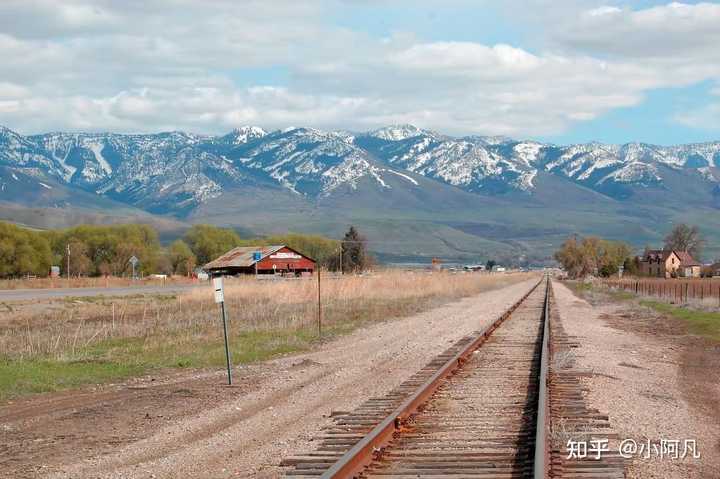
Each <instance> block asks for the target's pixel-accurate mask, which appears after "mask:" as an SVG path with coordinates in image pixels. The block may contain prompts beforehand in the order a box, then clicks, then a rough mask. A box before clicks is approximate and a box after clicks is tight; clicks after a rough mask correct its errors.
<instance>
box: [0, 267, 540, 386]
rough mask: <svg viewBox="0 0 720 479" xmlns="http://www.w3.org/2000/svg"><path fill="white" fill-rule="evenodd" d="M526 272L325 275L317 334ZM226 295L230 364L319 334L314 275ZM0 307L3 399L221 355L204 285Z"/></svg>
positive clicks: (213, 360) (301, 344) (241, 285)
mask: <svg viewBox="0 0 720 479" xmlns="http://www.w3.org/2000/svg"><path fill="white" fill-rule="evenodd" d="M528 277H529V276H528V275H527V274H500V275H485V274H449V273H433V274H429V273H425V272H422V273H408V272H399V271H388V272H382V273H377V274H372V275H365V276H344V277H339V278H334V279H330V278H328V279H326V280H324V281H323V283H322V298H323V299H322V309H323V316H322V322H323V337H324V338H327V337H331V336H333V335H337V334H343V333H346V332H349V331H351V330H353V329H355V328H357V327H359V326H361V325H362V324H365V323H368V322H374V321H382V320H386V319H390V318H394V317H403V316H407V315H410V314H413V313H416V312H419V311H422V310H425V309H429V308H430V307H433V306H436V305H439V304H442V303H444V302H448V301H452V300H455V299H458V298H462V297H466V296H470V295H474V294H477V293H479V292H482V291H486V290H489V289H493V288H499V287H502V286H505V285H508V284H512V283H516V282H520V281H523V280H525V279H527V278H528ZM225 297H226V307H227V311H228V317H229V330H230V331H229V333H230V338H231V348H232V357H233V361H234V362H236V363H241V362H252V361H257V360H262V359H266V358H268V357H272V356H274V355H277V354H282V353H286V352H291V351H297V350H302V349H307V348H308V347H310V346H311V345H312V344H313V343H314V342H315V341H317V340H318V324H317V320H318V308H317V283H316V281H315V280H314V279H308V280H287V281H258V280H255V279H254V278H249V279H230V280H227V281H226V292H225ZM0 306H3V307H4V311H2V312H0V351H2V353H0V373H2V372H5V373H7V374H5V378H4V379H0V399H2V398H3V397H12V396H14V395H18V394H25V393H28V392H41V391H52V390H56V389H63V388H67V387H74V386H77V385H80V384H84V383H87V382H103V381H106V380H110V379H113V378H118V377H126V376H133V375H137V374H140V373H142V372H144V371H145V370H147V369H148V368H155V367H206V366H214V367H215V366H221V365H222V364H223V362H224V349H223V347H222V341H221V329H220V324H221V323H220V314H219V308H218V305H216V304H215V303H214V301H213V296H212V290H211V287H210V286H208V288H207V289H206V290H205V289H201V290H194V291H191V292H186V293H181V294H177V295H135V296H125V297H104V296H100V297H91V298H65V299H62V300H53V301H48V302H47V303H43V304H37V303H36V302H24V303H19V304H9V303H3V305H0ZM0 376H3V374H0Z"/></svg>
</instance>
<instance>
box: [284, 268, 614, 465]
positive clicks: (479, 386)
mask: <svg viewBox="0 0 720 479" xmlns="http://www.w3.org/2000/svg"><path fill="white" fill-rule="evenodd" d="M543 283H545V285H546V286H545V288H544V292H542V291H538V287H539V286H540V285H541V284H543ZM551 294H552V289H551V283H550V281H549V279H543V280H541V281H540V282H538V283H537V284H536V285H535V286H533V287H532V288H531V290H530V291H529V292H528V293H527V294H525V295H524V296H523V297H522V298H521V299H520V300H519V301H518V302H517V303H515V304H514V305H513V306H512V307H511V308H510V309H508V311H506V312H505V313H504V314H503V315H502V316H500V317H499V318H498V319H497V320H496V321H494V322H493V323H492V324H491V325H490V326H488V327H487V328H486V329H485V330H483V331H480V332H477V333H475V334H474V335H472V336H468V337H465V338H463V339H461V340H460V341H458V342H457V343H455V344H454V345H453V346H452V347H450V348H449V349H448V350H446V351H445V352H444V353H443V354H441V355H439V356H437V357H436V358H435V359H434V360H433V361H431V362H430V363H429V364H428V365H427V366H426V367H425V368H423V369H422V370H420V371H419V372H418V373H416V374H415V375H413V376H412V377H411V378H410V379H408V380H407V381H406V382H404V383H403V384H401V385H400V386H399V387H398V388H396V389H395V390H393V391H391V392H390V393H389V394H388V395H386V396H385V397H382V398H372V399H370V400H368V401H366V402H365V403H363V404H362V405H361V406H360V407H359V408H358V409H356V410H355V411H354V412H337V413H334V414H333V415H334V424H333V425H332V426H330V427H328V428H326V429H325V430H324V432H323V435H322V436H320V437H318V438H317V440H318V441H319V442H320V446H319V447H318V449H317V450H316V451H314V452H311V453H308V454H306V455H304V456H298V457H292V458H288V459H285V460H284V461H283V465H285V466H291V467H292V469H291V470H290V471H289V472H288V476H290V477H296V478H299V477H323V478H350V477H379V476H383V477H388V476H396V477H421V476H432V477H438V476H442V477H444V476H456V477H457V476H462V477H486V478H487V477H491V478H505V477H507V478H511V477H561V476H562V474H561V471H562V470H563V468H564V467H570V466H567V465H565V464H559V463H558V461H557V453H558V450H557V448H556V447H555V445H556V444H554V443H553V442H552V441H551V438H550V433H551V429H552V426H551V419H552V418H551V416H552V413H553V408H556V409H557V407H558V404H556V403H555V402H553V401H552V400H551V397H550V396H551V395H552V391H553V381H552V378H553V377H554V376H553V374H552V373H553V368H552V366H551V365H550V352H551V350H552V346H551V343H552V335H551V334H550V324H551V322H550V321H549V318H550V311H551V306H550V305H551V301H550V296H551ZM511 318H512V319H511ZM500 325H503V326H502V328H500V329H498V328H499V327H500ZM496 330H497V331H496ZM493 332H495V334H492V333H493ZM481 346H482V347H481ZM578 392H579V390H578ZM561 402H562V401H561ZM571 408H572V412H576V409H575V408H574V406H572V407H571ZM553 466H555V469H552V468H553ZM561 466H562V467H561ZM583 466H584V467H587V465H583ZM591 466H594V465H591ZM566 470H567V471H569V470H571V469H569V468H568V469H566ZM585 472H589V473H590V475H585V474H583V475H582V477H589V478H592V477H603V478H607V477H611V478H614V477H623V476H622V475H619V476H618V475H615V474H614V472H613V471H611V470H609V469H603V473H602V474H598V475H595V474H594V469H593V468H592V467H588V468H586V469H585ZM608 472H610V475H608V474H607V473H608ZM555 474H557V475H555ZM567 477H574V476H567Z"/></svg>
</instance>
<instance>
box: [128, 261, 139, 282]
mask: <svg viewBox="0 0 720 479" xmlns="http://www.w3.org/2000/svg"><path fill="white" fill-rule="evenodd" d="M129 262H130V264H131V265H132V279H135V267H136V266H137V265H138V263H139V262H140V260H139V259H137V257H136V256H135V255H132V256H131V257H130V260H129Z"/></svg>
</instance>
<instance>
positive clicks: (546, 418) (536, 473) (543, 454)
mask: <svg viewBox="0 0 720 479" xmlns="http://www.w3.org/2000/svg"><path fill="white" fill-rule="evenodd" d="M546 281H547V283H546V289H545V305H544V307H543V337H542V349H541V350H540V378H539V382H538V405H537V419H536V422H535V458H534V463H533V477H534V478H535V479H541V478H542V479H545V477H547V474H548V472H549V468H550V467H549V466H550V444H549V439H548V434H549V431H550V398H549V396H548V394H549V392H548V369H549V367H550V294H551V293H550V288H551V287H552V285H551V283H550V278H549V277H547V278H546Z"/></svg>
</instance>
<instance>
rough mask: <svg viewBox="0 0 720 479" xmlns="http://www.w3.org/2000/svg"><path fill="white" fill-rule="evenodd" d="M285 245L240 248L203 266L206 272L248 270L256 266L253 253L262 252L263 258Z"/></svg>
mask: <svg viewBox="0 0 720 479" xmlns="http://www.w3.org/2000/svg"><path fill="white" fill-rule="evenodd" d="M284 247H285V245H282V244H281V245H273V246H238V247H237V248H233V249H231V250H230V251H228V252H227V253H225V254H224V255H222V256H220V257H219V258H217V259H215V260H213V261H210V262H209V263H208V264H206V265H205V266H203V269H204V270H206V271H207V270H210V269H221V268H233V267H235V268H247V267H250V266H252V265H254V264H255V260H254V259H253V253H255V252H256V251H260V252H261V253H262V258H265V257H266V256H269V255H271V254H273V253H275V252H276V251H278V250H281V249H283V248H284Z"/></svg>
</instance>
